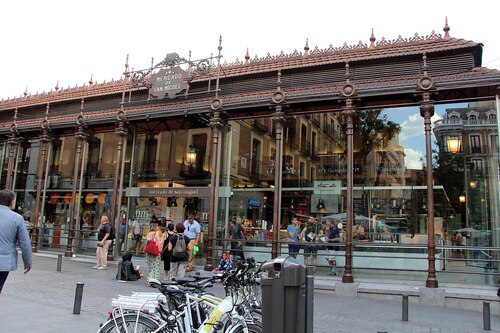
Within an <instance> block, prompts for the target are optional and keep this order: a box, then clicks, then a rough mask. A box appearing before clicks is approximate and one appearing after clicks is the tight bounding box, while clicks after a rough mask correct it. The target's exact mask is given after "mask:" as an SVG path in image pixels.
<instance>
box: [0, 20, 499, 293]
mask: <svg viewBox="0 0 500 333" xmlns="http://www.w3.org/2000/svg"><path fill="white" fill-rule="evenodd" d="M218 50H219V53H218V54H217V55H215V56H211V57H208V58H204V59H196V60H193V59H190V58H188V59H185V58H182V57H181V56H179V55H177V54H175V53H172V54H168V55H167V56H166V58H165V59H163V60H162V61H161V62H159V63H157V64H155V65H151V66H150V67H148V66H147V65H146V66H144V67H147V68H146V69H144V70H132V69H131V68H132V67H135V68H139V67H141V66H131V65H130V64H129V63H128V60H127V65H126V66H125V69H124V73H123V77H122V78H121V79H120V80H117V81H111V82H103V83H94V82H92V79H91V80H90V81H89V84H88V85H87V84H86V85H84V86H81V87H75V88H67V89H63V88H60V87H59V86H56V89H55V90H52V91H50V92H47V93H42V94H36V95H30V94H28V93H27V92H26V93H25V95H24V96H22V97H20V98H14V99H8V100H2V101H1V102H0V124H1V126H0V135H1V155H0V158H1V163H2V166H3V167H2V173H1V179H0V185H1V186H3V187H5V188H9V189H13V190H14V191H15V192H16V194H17V199H16V209H17V210H18V211H20V212H21V213H22V214H23V215H24V216H25V217H26V219H27V220H29V221H30V223H31V224H32V225H33V231H32V237H33V243H34V246H35V248H41V247H49V248H63V249H65V253H66V255H72V254H73V253H76V252H78V251H82V250H85V249H86V248H92V247H93V245H94V244H95V241H94V240H93V237H92V233H90V236H89V237H88V238H87V236H86V235H88V234H87V233H85V232H84V231H83V230H82V226H83V225H84V223H85V221H86V222H87V223H88V224H89V226H90V229H91V230H92V229H93V228H95V227H97V225H98V221H99V218H100V216H101V215H103V214H106V215H108V216H110V218H111V220H112V221H119V219H116V217H117V216H118V214H119V212H120V211H121V210H125V212H126V214H127V216H128V220H129V221H130V220H133V219H137V220H139V221H140V222H141V223H142V224H143V226H144V228H143V232H144V235H145V234H146V232H147V230H148V225H149V220H150V218H151V216H152V215H156V216H157V217H159V218H160V221H162V223H163V224H164V225H165V224H166V223H170V222H181V221H183V220H184V219H185V217H186V214H188V213H194V214H195V215H196V217H197V219H198V220H199V222H200V223H201V225H202V227H203V248H202V255H203V256H204V257H205V258H206V263H207V264H206V268H207V269H210V268H211V267H212V265H213V263H214V262H215V260H216V258H217V257H218V256H219V255H220V253H221V250H222V249H223V248H225V247H229V240H228V236H229V233H228V230H229V225H230V223H231V222H230V221H231V220H232V219H233V218H236V217H240V218H242V219H243V220H244V222H243V226H244V228H245V237H246V244H245V246H244V249H245V251H246V252H248V255H249V256H255V257H258V258H260V259H262V260H265V259H270V258H271V257H275V256H277V255H280V254H286V253H287V251H288V250H287V247H286V243H287V242H286V232H284V235H283V232H277V231H278V230H284V229H286V226H287V224H288V222H289V221H290V218H291V217H293V216H296V217H299V219H301V220H303V221H304V220H306V219H308V218H309V217H311V216H313V217H316V218H317V219H318V220H319V222H320V223H322V222H324V221H326V220H327V219H328V218H330V219H332V220H334V221H338V222H340V223H343V225H344V226H345V228H344V235H343V238H344V241H343V242H342V245H341V247H339V248H337V251H335V252H332V253H326V250H324V249H321V250H320V253H319V256H321V257H323V256H324V257H327V256H332V255H333V256H336V257H337V263H338V265H339V267H342V268H343V273H342V274H343V275H342V280H343V281H344V282H352V281H353V271H354V270H355V269H366V270H370V269H371V270H380V269H384V270H385V269H388V270H394V271H407V272H408V271H409V272H412V271H413V272H423V273H425V274H426V275H427V278H426V284H427V286H429V287H437V286H438V279H437V276H436V272H444V271H445V268H446V265H447V264H448V267H449V262H448V261H449V260H448V257H447V254H446V253H447V251H446V248H447V246H448V245H449V235H450V230H448V226H449V225H453V226H455V224H453V223H451V222H450V221H455V219H456V216H457V210H458V208H459V207H458V206H457V205H456V200H457V198H455V197H454V196H455V195H456V194H457V193H458V192H453V193H451V192H449V191H451V190H449V189H450V186H448V184H447V183H444V184H442V183H440V182H439V181H437V182H436V181H435V179H434V176H435V174H436V170H434V169H436V168H437V167H436V165H435V163H433V160H432V149H433V148H437V147H433V145H434V143H433V142H432V141H433V138H432V123H433V122H434V121H435V120H436V117H438V118H439V117H443V118H445V119H453V118H451V117H453V114H452V113H449V112H444V111H443V110H445V109H446V110H451V109H453V108H461V107H463V105H464V104H467V105H472V104H473V103H479V102H481V103H483V102H488V103H490V105H491V111H488V112H490V113H488V112H486V113H485V114H484V115H483V114H482V113H481V112H482V111H477V110H476V111H474V110H472V111H471V112H476V113H478V115H477V116H478V118H477V119H490V120H493V118H489V117H490V116H492V115H495V116H496V113H497V110H498V104H497V101H496V100H495V98H496V95H497V94H498V87H499V85H500V72H499V71H497V70H492V69H488V68H484V67H482V66H481V56H482V44H481V43H478V42H473V41H469V40H464V39H460V38H454V37H452V36H450V34H449V27H448V24H447V22H446V25H445V27H444V29H443V34H438V33H435V32H432V33H431V34H429V35H428V36H418V35H415V36H413V37H410V38H402V37H399V38H397V39H395V40H386V39H384V38H382V39H381V40H380V41H377V39H376V38H375V34H374V33H373V32H372V34H371V36H370V38H369V43H367V44H365V43H363V42H359V43H358V44H356V45H352V46H349V45H347V44H345V45H344V46H341V47H333V46H330V47H328V48H325V49H320V48H317V47H316V48H314V49H310V48H309V45H308V42H307V41H306V44H305V47H304V49H303V51H302V52H298V51H294V52H293V53H291V54H285V53H282V54H279V55H276V56H267V57H264V58H258V57H255V58H253V59H252V58H251V57H250V56H249V52H248V51H247V54H246V55H245V58H244V60H243V61H239V60H236V61H235V62H232V63H227V62H222V40H220V41H219V45H218ZM457 110H458V109H457ZM456 112H457V117H459V118H460V119H465V118H463V116H462V113H463V112H461V111H456ZM487 113H488V114H487ZM449 117H450V118H449ZM484 117H487V118H484ZM468 119H471V120H472V118H468ZM435 124H436V125H435V134H436V136H437V137H438V141H439V142H441V143H442V142H443V141H442V140H443V139H440V138H441V137H440V134H438V133H439V132H438V129H439V128H442V127H443V126H445V124H446V121H444V120H443V121H442V122H441V123H439V122H438V123H435ZM476 125H477V131H478V132H481V133H482V131H487V129H486V128H484V127H483V123H478V124H476ZM488 126H490V127H494V128H495V129H496V130H497V128H498V125H497V124H496V123H493V122H491V124H488ZM488 128H489V127H488ZM496 133H498V130H497V132H496ZM451 134H455V135H458V134H460V133H459V132H454V133H452V132H450V135H451ZM469 138H471V140H472V138H473V136H469ZM474 140H475V139H474ZM483 140H486V141H481V143H480V144H479V145H480V146H482V145H490V146H489V150H484V151H483V150H481V154H484V155H485V156H483V157H484V158H483V161H484V163H485V165H486V164H488V165H489V168H490V170H491V172H490V173H489V174H488V175H489V176H488V177H489V178H488V190H487V191H486V190H484V191H482V192H478V193H477V194H476V199H475V200H476V201H477V202H481V203H484V204H482V205H483V206H482V207H484V208H478V209H480V210H481V209H482V210H483V211H484V214H482V215H476V214H475V213H471V212H469V213H467V214H469V215H467V216H472V215H474V216H476V217H477V218H478V219H479V220H478V221H476V220H474V221H473V220H472V217H470V220H467V221H469V222H470V223H469V222H467V221H465V222H464V223H465V224H460V226H459V227H460V228H465V227H469V226H474V227H477V228H479V229H477V230H481V231H483V232H484V233H485V235H487V241H486V242H484V243H482V247H481V248H480V251H482V252H483V253H486V254H487V256H477V258H476V259H477V261H478V262H479V263H481V265H483V266H484V265H487V267H488V268H489V270H488V273H489V274H490V275H495V274H497V273H496V272H497V271H498V270H497V267H498V259H499V257H498V255H499V252H498V247H499V241H500V238H499V233H500V226H499V223H500V220H499V219H498V209H499V207H498V206H499V204H500V201H499V200H498V186H499V182H498V172H497V171H498V170H496V169H495V168H498V144H497V141H495V140H498V135H497V134H496V136H491V135H490V136H489V137H484V139H483ZM491 140H493V141H495V143H491V142H492V141H491ZM493 145H495V146H493ZM440 147H441V148H442V147H443V145H442V144H440ZM492 147H496V148H495V149H491V148H492ZM471 161H472V160H471ZM474 161H475V160H474ZM438 167H439V166H438ZM440 167H442V165H441V166H440ZM494 170H496V172H494ZM462 174H463V172H462ZM462 179H465V178H464V177H462ZM441 181H446V180H444V178H441ZM478 184H479V180H478ZM484 184H486V183H484ZM463 185H464V184H462V186H463ZM484 186H486V185H484ZM463 187H466V186H463ZM466 209H473V208H472V206H471V205H469V206H467V207H466ZM474 209H475V208H474ZM474 212H475V211H474ZM353 223H354V224H356V223H359V224H361V225H362V226H363V227H364V230H365V233H366V237H364V239H363V242H358V241H354V242H353V239H352V227H353ZM450 223H451V224H450ZM467 223H469V224H467ZM471 223H473V224H471ZM116 224H117V225H116V226H117V228H118V227H119V225H118V222H116ZM453 228H454V227H453ZM460 228H457V229H460ZM93 242H94V243H93ZM467 245H468V244H467ZM471 245H472V244H471ZM476 245H478V244H476ZM125 246H127V244H125ZM115 250H116V249H115ZM301 252H302V251H301ZM470 252H471V253H472V252H473V251H472V249H471V251H470ZM381 253H382V254H381ZM474 253H476V252H474ZM476 254H477V253H476ZM374 258H376V259H374ZM388 258H390V259H388ZM454 259H455V260H456V259H459V258H454ZM464 259H465V258H464ZM326 263H327V261H326V260H319V261H318V265H320V266H321V265H323V264H324V265H326ZM485 267H486V266H485ZM460 269H464V270H469V268H468V267H466V266H464V267H462V268H460ZM446 272H448V271H447V270H446ZM472 273H477V271H473V272H472ZM480 274H485V272H484V271H480ZM495 276H496V275H495Z"/></svg>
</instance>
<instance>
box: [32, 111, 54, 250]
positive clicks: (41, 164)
mask: <svg viewBox="0 0 500 333" xmlns="http://www.w3.org/2000/svg"><path fill="white" fill-rule="evenodd" d="M49 108H50V106H49V104H48V103H47V109H46V111H45V119H44V120H43V121H42V134H41V135H40V138H39V139H38V141H39V143H40V146H39V154H38V165H37V170H36V196H35V211H34V212H33V221H32V223H33V230H34V231H33V234H32V236H31V247H32V251H33V252H36V251H37V250H38V241H39V239H40V238H39V235H40V227H41V225H40V223H39V222H40V207H41V205H42V204H43V203H42V202H41V200H42V199H41V195H42V187H43V186H42V184H43V183H44V179H45V173H46V172H47V170H46V169H45V167H46V164H47V145H48V143H49V142H50V126H49V120H48V114H49ZM44 190H45V189H44Z"/></svg>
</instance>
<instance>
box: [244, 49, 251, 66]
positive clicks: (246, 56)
mask: <svg viewBox="0 0 500 333" xmlns="http://www.w3.org/2000/svg"><path fill="white" fill-rule="evenodd" d="M248 63H250V53H248V47H247V54H245V64H248Z"/></svg>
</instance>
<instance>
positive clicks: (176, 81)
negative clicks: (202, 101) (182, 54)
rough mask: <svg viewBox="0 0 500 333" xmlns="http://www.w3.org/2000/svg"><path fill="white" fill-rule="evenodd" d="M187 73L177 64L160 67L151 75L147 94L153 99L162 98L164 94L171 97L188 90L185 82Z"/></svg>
mask: <svg viewBox="0 0 500 333" xmlns="http://www.w3.org/2000/svg"><path fill="white" fill-rule="evenodd" d="M187 77H188V73H187V72H186V71H185V70H183V69H182V68H181V67H179V66H175V67H168V68H162V69H160V70H159V71H158V73H156V74H153V75H151V84H152V85H151V88H150V89H149V96H150V97H151V98H155V99H163V98H165V96H166V95H168V98H170V99H172V98H175V96H176V95H177V94H178V93H180V92H181V91H183V90H185V91H186V93H187V91H188V90H189V84H188V83H187Z"/></svg>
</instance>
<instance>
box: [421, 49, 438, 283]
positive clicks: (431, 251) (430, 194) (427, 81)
mask: <svg viewBox="0 0 500 333" xmlns="http://www.w3.org/2000/svg"><path fill="white" fill-rule="evenodd" d="M422 60H423V66H422V67H423V70H424V75H423V77H422V78H420V79H419V81H418V83H417V85H418V90H420V91H421V93H420V96H419V97H421V101H420V115H421V116H422V117H423V118H424V130H425V153H426V156H425V160H426V168H427V253H428V254H427V257H428V269H427V280H426V281H425V285H426V287H427V288H437V287H438V281H437V278H436V241H435V234H434V181H433V170H432V144H431V117H432V116H433V115H434V101H433V100H431V93H432V90H433V88H434V82H433V80H432V79H431V78H430V77H429V76H428V75H427V56H426V55H425V53H424V55H423V57H422Z"/></svg>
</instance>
